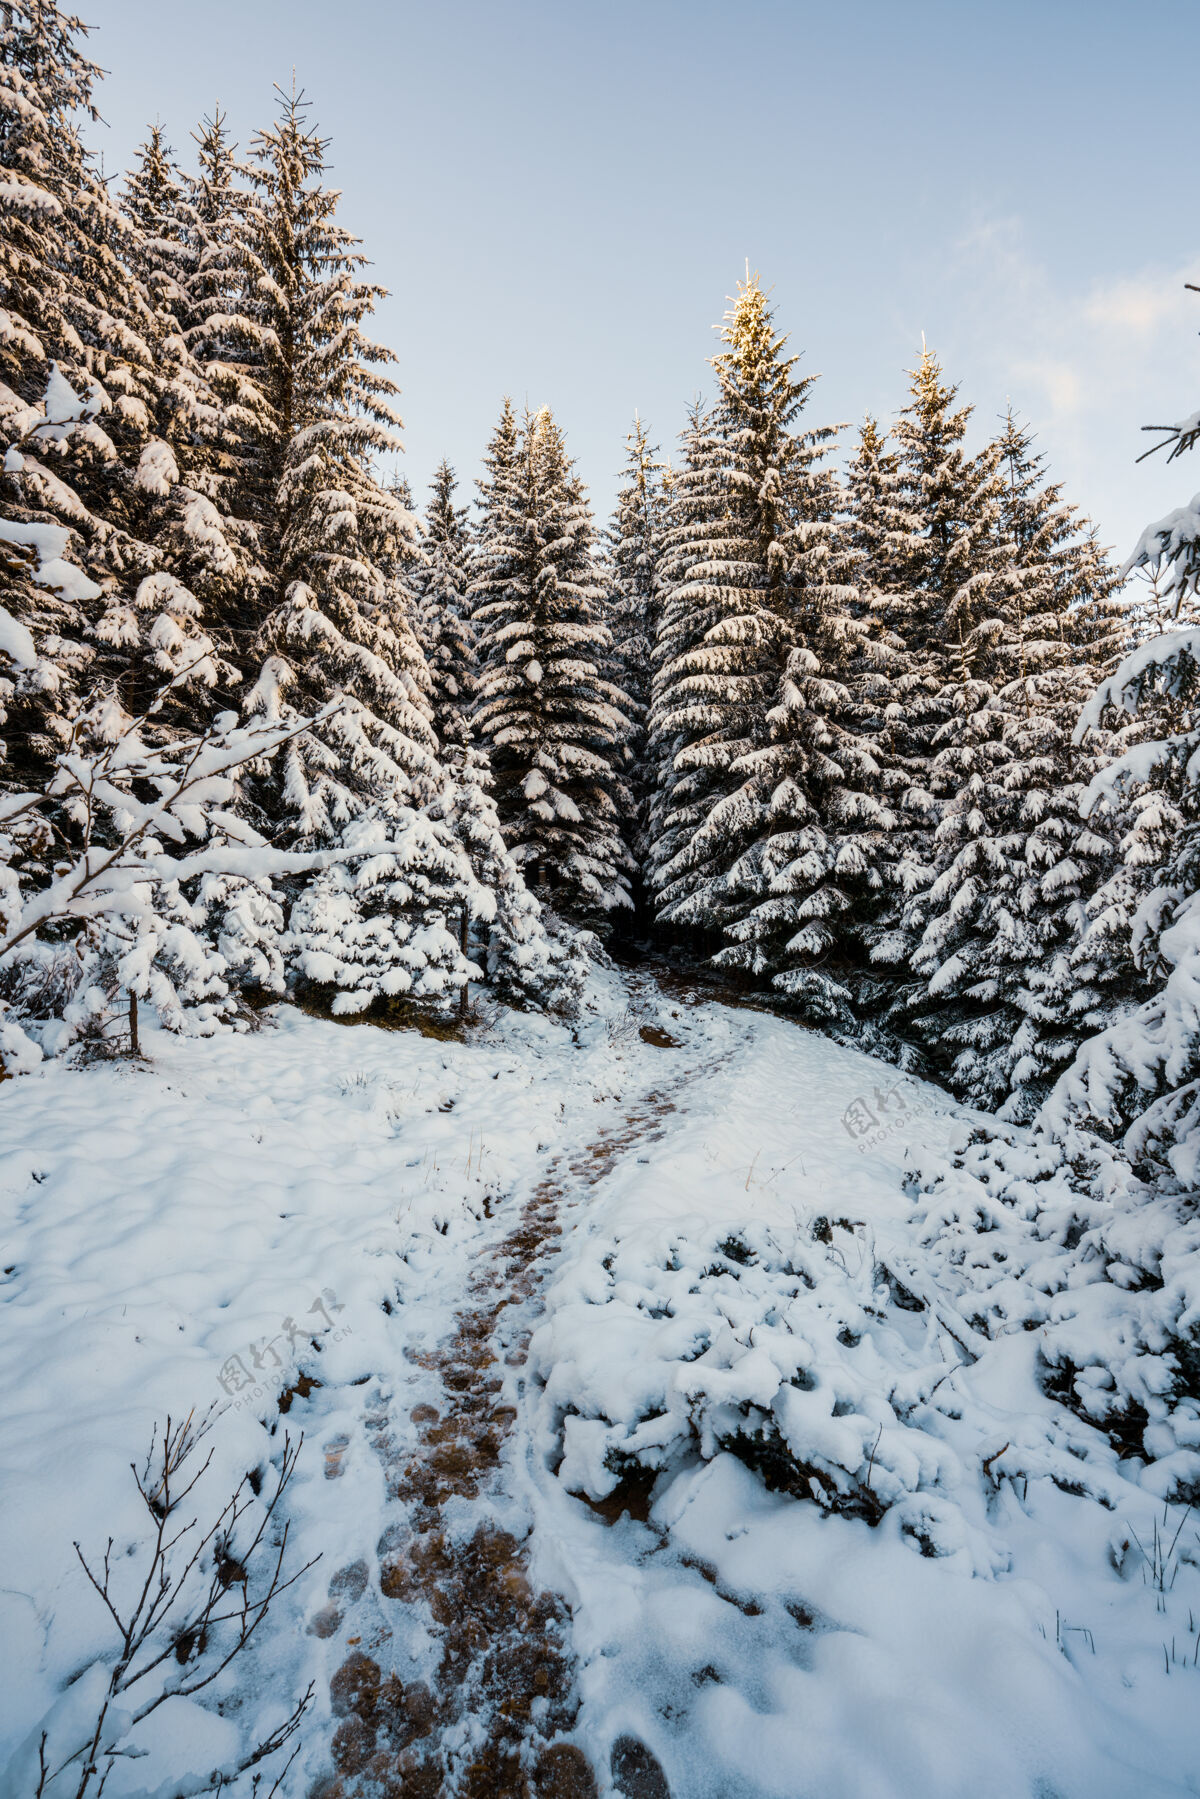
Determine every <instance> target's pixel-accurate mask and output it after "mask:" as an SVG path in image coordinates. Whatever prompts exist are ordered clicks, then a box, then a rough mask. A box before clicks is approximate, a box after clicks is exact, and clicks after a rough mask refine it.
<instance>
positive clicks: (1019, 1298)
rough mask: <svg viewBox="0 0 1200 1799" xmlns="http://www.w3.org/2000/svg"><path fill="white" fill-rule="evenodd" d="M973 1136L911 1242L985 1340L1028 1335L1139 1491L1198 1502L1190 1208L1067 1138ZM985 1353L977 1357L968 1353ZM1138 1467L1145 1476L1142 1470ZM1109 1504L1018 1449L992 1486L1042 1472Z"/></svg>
mask: <svg viewBox="0 0 1200 1799" xmlns="http://www.w3.org/2000/svg"><path fill="white" fill-rule="evenodd" d="M1071 1149H1072V1153H1071V1156H1070V1158H1069V1159H1067V1160H1064V1151H1063V1145H1062V1143H1061V1142H1059V1141H1056V1140H1055V1139H1054V1138H1053V1137H1051V1136H1049V1135H1048V1134H1047V1133H1045V1132H1040V1133H1033V1132H1026V1131H1016V1130H1007V1129H1005V1127H1003V1126H997V1127H996V1128H995V1129H993V1130H988V1131H976V1132H973V1133H971V1134H970V1136H969V1138H967V1139H965V1140H963V1141H961V1142H960V1143H959V1145H958V1147H957V1149H956V1150H955V1151H954V1152H952V1153H951V1154H950V1155H949V1156H948V1157H946V1158H945V1159H938V1160H937V1161H933V1160H930V1161H929V1162H928V1163H927V1165H926V1167H925V1171H924V1187H925V1197H924V1201H923V1204H922V1207H921V1210H920V1211H919V1213H918V1215H917V1217H916V1219H915V1222H914V1232H915V1241H916V1242H917V1243H919V1244H920V1245H921V1246H922V1248H923V1249H924V1250H925V1251H926V1252H927V1253H928V1256H929V1258H930V1266H931V1271H932V1272H933V1273H934V1275H935V1278H936V1279H937V1280H938V1281H939V1283H940V1284H945V1285H947V1286H949V1285H952V1286H953V1287H954V1288H955V1289H956V1298H955V1304H956V1306H957V1309H958V1310H959V1312H960V1313H961V1314H962V1316H963V1317H964V1318H965V1319H966V1320H967V1322H968V1324H969V1326H970V1327H971V1329H972V1330H973V1331H974V1332H976V1333H978V1335H979V1336H980V1337H981V1338H983V1339H985V1340H986V1341H988V1342H991V1341H994V1340H996V1339H998V1338H1000V1337H1002V1336H1005V1335H1008V1334H1011V1333H1014V1332H1024V1331H1032V1332H1036V1341H1037V1367H1038V1372H1039V1377H1040V1380H1041V1384H1042V1386H1043V1388H1044V1389H1045V1391H1046V1392H1047V1393H1048V1394H1049V1395H1050V1396H1051V1397H1052V1398H1054V1399H1057V1400H1058V1401H1059V1402H1060V1403H1061V1404H1062V1405H1065V1406H1066V1407H1068V1408H1069V1409H1070V1410H1071V1411H1072V1412H1074V1413H1076V1415H1077V1416H1078V1417H1080V1418H1081V1419H1083V1420H1085V1421H1086V1422H1087V1423H1089V1424H1091V1425H1095V1426H1096V1427H1097V1428H1098V1429H1099V1430H1100V1431H1101V1432H1103V1433H1104V1435H1105V1436H1106V1437H1107V1438H1108V1440H1109V1442H1110V1443H1111V1444H1112V1446H1113V1447H1114V1448H1115V1449H1116V1451H1117V1452H1118V1454H1119V1455H1120V1456H1121V1457H1123V1458H1127V1459H1128V1458H1133V1460H1134V1464H1135V1466H1134V1470H1133V1471H1134V1473H1135V1475H1136V1477H1137V1478H1138V1479H1139V1480H1140V1483H1141V1484H1142V1485H1143V1486H1145V1487H1148V1488H1149V1489H1150V1490H1151V1491H1153V1492H1155V1493H1157V1494H1159V1495H1160V1496H1161V1497H1163V1498H1167V1499H1182V1500H1185V1501H1187V1502H1195V1501H1198V1500H1200V1208H1198V1207H1197V1204H1196V1200H1195V1196H1194V1194H1166V1193H1163V1192H1162V1191H1156V1190H1155V1188H1154V1187H1153V1186H1151V1185H1148V1184H1146V1183H1144V1182H1141V1181H1138V1180H1136V1179H1135V1178H1134V1177H1133V1176H1132V1174H1131V1171H1130V1170H1129V1167H1128V1165H1127V1163H1125V1161H1124V1159H1123V1157H1122V1156H1121V1155H1120V1153H1119V1152H1114V1151H1113V1150H1112V1149H1110V1148H1109V1146H1107V1145H1106V1144H1104V1143H1103V1142H1101V1141H1100V1140H1098V1139H1094V1138H1093V1139H1091V1140H1090V1141H1089V1140H1088V1139H1087V1138H1086V1136H1085V1135H1084V1134H1083V1133H1081V1132H1079V1131H1076V1132H1075V1134H1074V1137H1073V1142H1072V1146H1071ZM978 1347H982V1345H980V1346H978ZM1139 1465H1140V1466H1139ZM1072 1471H1073V1474H1074V1479H1075V1480H1076V1482H1077V1483H1078V1484H1079V1485H1081V1486H1082V1487H1083V1488H1085V1489H1088V1490H1093V1489H1094V1492H1095V1496H1096V1497H1098V1498H1100V1499H1101V1501H1102V1503H1107V1501H1106V1499H1105V1493H1106V1491H1107V1488H1106V1485H1105V1482H1106V1479H1107V1477H1106V1476H1097V1475H1094V1474H1093V1471H1092V1470H1090V1469H1089V1468H1088V1466H1087V1458H1086V1457H1084V1458H1083V1459H1082V1461H1081V1460H1080V1458H1079V1457H1078V1456H1077V1457H1076V1458H1075V1461H1074V1463H1073V1464H1072V1463H1071V1462H1068V1463H1065V1464H1060V1465H1059V1466H1058V1468H1057V1470H1054V1469H1052V1468H1047V1467H1044V1466H1039V1467H1036V1468H1035V1467H1033V1466H1032V1465H1031V1464H1030V1460H1029V1456H1028V1453H1027V1446H1026V1448H1022V1446H1021V1445H1016V1446H1013V1447H1012V1448H1011V1451H1010V1453H1009V1454H1007V1455H1006V1456H1005V1457H1004V1458H1002V1459H1001V1461H1000V1463H999V1472H1001V1473H1007V1474H1013V1473H1026V1474H1031V1473H1034V1472H1038V1473H1042V1472H1052V1473H1053V1474H1054V1478H1055V1479H1057V1480H1058V1481H1059V1483H1060V1484H1065V1485H1069V1484H1070V1481H1071V1478H1072Z"/></svg>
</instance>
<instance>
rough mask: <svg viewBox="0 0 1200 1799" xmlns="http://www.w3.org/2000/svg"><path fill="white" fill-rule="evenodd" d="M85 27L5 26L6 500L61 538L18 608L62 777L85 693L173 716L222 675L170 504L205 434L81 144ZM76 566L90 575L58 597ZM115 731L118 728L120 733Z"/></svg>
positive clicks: (37, 16)
mask: <svg viewBox="0 0 1200 1799" xmlns="http://www.w3.org/2000/svg"><path fill="white" fill-rule="evenodd" d="M81 32H82V27H81V26H80V25H79V24H78V22H77V21H75V20H73V19H71V18H69V17H68V16H67V15H65V14H63V13H62V12H60V11H59V10H58V8H57V7H56V6H54V5H53V4H51V0H29V3H28V4H22V5H8V6H5V7H3V8H0V164H2V166H3V168H4V172H5V176H6V180H5V183H4V192H3V195H2V196H0V298H2V301H3V319H2V320H0V326H2V329H0V340H2V341H0V373H2V374H3V377H4V381H5V383H6V385H5V386H4V388H3V390H2V391H0V413H2V414H3V421H2V424H3V429H4V431H5V435H6V441H7V442H8V443H10V445H11V448H10V450H9V453H8V455H7V457H6V461H5V471H4V476H3V483H2V485H3V495H2V497H3V500H4V501H5V502H6V507H7V510H8V511H9V512H10V514H11V517H12V520H13V522H14V524H15V525H16V526H17V527H19V528H20V529H21V530H23V531H24V532H25V533H26V540H27V541H28V533H29V532H30V531H31V530H33V529H34V528H35V527H42V528H48V527H50V526H51V525H52V524H53V526H54V528H56V529H58V531H59V533H60V536H59V539H57V540H56V543H57V548H56V550H55V551H54V553H53V554H51V553H49V551H48V548H47V546H48V545H49V541H50V540H49V538H43V540H42V548H43V552H45V553H39V556H38V558H36V559H35V560H36V561H37V563H38V567H39V569H40V571H41V572H40V573H39V574H36V575H35V576H34V577H33V579H32V580H31V581H30V582H29V583H27V584H25V585H23V586H22V588H21V589H20V597H19V599H18V598H17V597H16V595H14V603H15V604H16V605H17V609H18V611H19V612H20V613H21V615H22V617H21V622H22V624H23V625H24V626H25V628H26V629H27V630H29V631H31V632H32V633H33V635H34V637H35V639H36V640H37V643H38V645H39V646H40V649H41V650H42V651H44V652H45V653H44V654H41V655H40V658H39V660H40V663H41V666H42V667H43V668H45V669H46V670H48V671H50V672H49V673H48V674H47V675H46V677H45V678H44V679H42V680H41V681H40V682H39V683H36V684H35V683H26V684H25V686H24V688H23V698H24V701H25V703H24V705H22V706H21V707H20V709H19V712H18V715H17V718H16V725H17V728H16V731H15V733H14V736H15V739H16V740H17V741H18V742H20V743H21V745H22V757H23V760H24V762H25V764H26V766H28V767H30V768H33V769H36V768H37V767H38V766H39V765H40V766H42V767H44V766H45V764H46V759H47V758H48V757H50V756H52V754H53V751H54V748H55V747H56V745H57V744H59V743H61V741H62V740H63V737H64V735H65V732H66V731H67V730H68V728H69V721H70V719H71V717H72V716H73V713H74V711H75V709H76V707H77V705H78V703H79V699H80V696H81V693H82V690H83V687H84V685H85V683H91V682H94V681H96V680H100V679H103V680H106V681H108V682H109V683H118V684H120V690H121V697H122V699H123V701H124V703H125V704H127V705H129V706H133V707H136V706H138V705H139V704H141V703H143V702H144V701H145V700H146V699H147V698H148V697H149V695H150V694H151V693H152V692H153V691H155V689H156V688H157V687H158V686H159V685H160V682H161V677H162V676H163V675H168V676H171V677H173V678H174V683H175V684H174V687H173V689H172V693H171V696H170V700H169V705H168V708H167V711H164V712H163V713H162V714H161V715H160V720H159V723H160V725H166V724H168V723H169V722H170V721H169V716H168V714H169V712H170V709H171V708H175V710H176V711H180V710H182V711H183V712H185V713H186V712H188V711H189V710H199V711H200V712H201V713H202V712H203V710H204V708H203V706H199V707H198V708H192V707H191V706H190V704H186V705H185V704H184V698H183V696H184V694H185V690H186V689H187V688H188V687H189V686H190V687H191V688H192V689H193V690H194V689H196V688H203V687H205V686H208V685H211V684H212V683H213V682H214V681H215V680H216V679H217V678H218V675H219V672H220V670H219V665H218V663H217V662H216V660H215V659H214V658H213V656H212V653H211V652H212V649H213V644H212V641H211V639H210V638H209V636H208V634H207V631H206V628H205V622H204V620H203V617H202V612H203V607H202V603H201V602H200V601H198V600H197V598H196V596H195V595H194V594H193V593H192V592H191V590H190V589H189V587H188V586H187V584H186V582H185V581H183V580H181V579H180V577H179V576H178V575H177V574H176V573H175V572H174V568H173V566H172V560H173V559H172V555H171V552H170V548H169V545H168V543H167V541H166V537H167V534H168V532H169V529H170V526H171V525H172V523H173V522H174V515H173V513H172V511H171V509H170V507H169V505H164V504H163V501H164V498H165V496H167V495H168V494H169V493H170V490H171V488H172V486H173V485H174V484H175V482H176V481H177V480H178V467H177V463H176V458H175V454H174V452H173V450H172V448H171V446H170V445H169V444H168V443H166V442H164V440H163V436H162V433H163V432H164V431H166V430H169V429H170V430H173V429H174V428H175V426H176V423H177V421H178V422H180V430H179V435H180V436H184V435H186V434H187V432H188V431H189V430H190V429H192V427H193V426H194V425H195V423H196V418H197V407H198V390H197V386H196V384H195V382H194V381H193V380H192V379H191V371H190V370H187V369H186V368H183V372H182V375H181V366H182V365H183V364H186V356H185V355H183V356H182V357H181V356H180V355H179V354H177V349H178V348H181V347H177V346H175V345H174V344H172V346H171V351H170V355H165V354H164V353H163V350H164V333H163V330H162V329H161V325H162V316H161V315H160V314H159V313H158V312H157V311H156V309H155V305H154V303H153V302H152V300H151V298H150V296H149V294H148V293H147V290H146V288H145V286H144V285H143V282H142V280H141V278H140V275H139V272H138V271H139V269H144V268H145V266H146V265H147V261H148V257H149V252H148V250H147V248H146V245H145V243H144V242H143V238H142V236H141V232H140V227H139V225H138V224H137V223H136V222H135V221H132V220H130V219H128V218H126V217H125V216H124V215H123V214H122V213H121V211H120V210H119V209H118V207H117V206H116V205H115V204H114V203H113V200H112V199H111V197H110V195H109V192H108V188H107V186H106V185H105V183H104V182H103V181H102V180H101V179H100V178H99V176H98V175H97V174H96V173H95V171H94V169H93V168H92V165H91V162H90V159H89V156H88V154H87V152H86V151H85V149H84V146H83V144H82V141H81V139H80V136H79V131H78V123H77V121H78V118H79V117H80V116H84V117H87V116H89V115H90V116H94V109H93V105H92V98H91V96H92V87H93V83H94V81H95V78H96V76H97V73H98V71H97V70H96V68H95V67H94V65H93V64H91V63H90V62H88V61H87V59H86V57H85V56H84V55H83V54H82V51H81V49H80V47H79V43H78V39H79V37H80V34H81ZM64 555H69V560H70V562H71V563H72V565H73V566H74V569H75V573H74V574H73V575H72V577H71V578H70V580H69V581H67V582H66V584H65V585H64V584H56V582H55V580H54V578H53V576H52V575H48V574H47V572H46V571H47V569H49V568H53V567H56V566H59V565H60V564H61V562H62V561H63V558H64ZM114 716H115V715H114Z"/></svg>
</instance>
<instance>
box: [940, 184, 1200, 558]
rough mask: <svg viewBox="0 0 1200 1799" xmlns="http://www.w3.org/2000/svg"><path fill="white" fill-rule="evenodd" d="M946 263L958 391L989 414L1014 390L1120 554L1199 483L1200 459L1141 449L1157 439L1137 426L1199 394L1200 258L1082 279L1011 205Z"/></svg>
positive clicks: (1183, 407)
mask: <svg viewBox="0 0 1200 1799" xmlns="http://www.w3.org/2000/svg"><path fill="white" fill-rule="evenodd" d="M946 274H947V284H948V286H949V287H950V289H951V294H950V295H949V296H947V298H948V299H949V300H950V302H951V306H952V308H953V311H954V313H955V314H956V315H957V318H958V319H959V320H960V321H961V322H960V323H959V324H958V326H957V328H956V329H955V331H954V343H953V353H954V362H953V363H952V365H951V366H952V372H953V373H954V374H955V375H956V376H957V375H960V374H961V375H963V376H964V377H965V379H964V393H965V394H970V396H971V397H973V398H975V399H977V400H978V402H979V404H980V411H981V414H982V415H984V416H987V415H989V414H990V413H991V412H992V411H994V410H996V409H997V406H998V405H1000V404H1003V402H1004V401H1006V400H1011V401H1012V404H1013V406H1014V408H1015V409H1016V410H1017V411H1018V412H1020V413H1021V414H1022V415H1023V416H1024V417H1025V418H1027V419H1029V420H1030V421H1031V423H1032V424H1033V425H1034V427H1035V429H1036V430H1037V431H1038V433H1039V437H1040V445H1041V448H1043V449H1044V450H1045V451H1046V452H1047V453H1048V455H1049V457H1050V461H1051V465H1052V469H1053V472H1054V474H1055V476H1056V478H1059V479H1062V480H1063V481H1064V483H1065V485H1066V488H1067V494H1068V497H1069V498H1071V499H1072V500H1074V501H1075V502H1076V503H1077V504H1079V505H1080V506H1081V507H1083V509H1084V510H1085V511H1087V512H1089V513H1091V514H1092V516H1093V517H1094V518H1095V519H1096V520H1097V522H1098V524H1099V526H1100V529H1101V535H1102V537H1103V538H1104V539H1105V540H1106V541H1108V542H1112V543H1113V544H1114V545H1115V547H1116V548H1117V550H1118V552H1119V553H1121V554H1124V551H1125V550H1126V549H1127V548H1128V547H1129V545H1130V544H1131V543H1132V542H1133V541H1134V540H1135V538H1136V537H1137V535H1138V533H1139V532H1140V530H1141V528H1142V526H1143V525H1144V523H1145V522H1146V520H1147V519H1148V518H1151V517H1156V516H1159V515H1160V514H1162V513H1163V512H1164V511H1166V510H1167V509H1168V508H1169V507H1170V506H1172V505H1175V504H1178V503H1179V501H1180V499H1181V498H1187V497H1188V495H1189V494H1190V493H1191V491H1192V488H1194V487H1195V486H1196V485H1197V483H1198V482H1200V458H1197V466H1196V468H1195V469H1194V470H1193V469H1190V468H1188V469H1183V468H1181V467H1180V465H1179V464H1173V465H1171V466H1170V467H1168V466H1167V464H1166V459H1165V457H1153V458H1151V459H1150V460H1149V461H1148V462H1143V463H1140V464H1139V463H1138V461H1137V458H1138V457H1139V456H1140V455H1141V454H1142V452H1143V451H1145V450H1146V449H1147V448H1148V447H1149V446H1150V444H1151V443H1152V441H1153V440H1152V438H1150V437H1148V436H1144V435H1143V434H1142V430H1141V427H1142V426H1144V425H1146V424H1150V423H1159V422H1161V421H1162V420H1163V419H1175V418H1181V417H1183V416H1185V415H1187V414H1188V413H1190V412H1192V411H1193V410H1195V409H1196V407H1197V406H1200V336H1198V335H1197V334H1198V333H1200V294H1192V293H1189V292H1188V291H1187V287H1186V284H1187V283H1188V282H1189V281H1190V282H1196V283H1200V258H1193V259H1190V260H1189V261H1186V262H1181V263H1176V264H1173V265H1169V264H1150V263H1145V264H1142V265H1140V266H1132V265H1131V266H1130V267H1129V268H1127V269H1124V270H1121V271H1120V272H1119V273H1117V274H1109V275H1106V276H1104V277H1098V278H1095V279H1092V280H1088V279H1086V278H1084V279H1083V280H1081V279H1080V277H1079V274H1078V272H1077V270H1076V269H1071V270H1069V271H1068V270H1065V269H1059V268H1055V267H1053V266H1051V264H1050V263H1049V262H1048V261H1047V260H1046V259H1044V258H1042V257H1039V256H1038V255H1037V254H1035V252H1034V251H1033V250H1032V248H1031V247H1030V244H1029V239H1028V234H1027V233H1026V231H1025V229H1024V227H1023V225H1022V223H1021V221H1020V220H1019V219H1012V218H1006V219H991V220H984V221H980V222H978V223H977V224H975V225H974V226H973V227H972V229H971V230H970V231H969V232H967V233H966V234H964V236H963V238H962V239H961V240H960V242H959V244H958V245H957V246H956V250H955V253H954V255H953V256H952V257H951V259H950V266H949V268H948V269H947V271H946ZM947 347H948V348H950V346H947ZM993 402H994V403H993ZM1184 489H1186V490H1187V492H1186V493H1185V492H1184Z"/></svg>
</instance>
